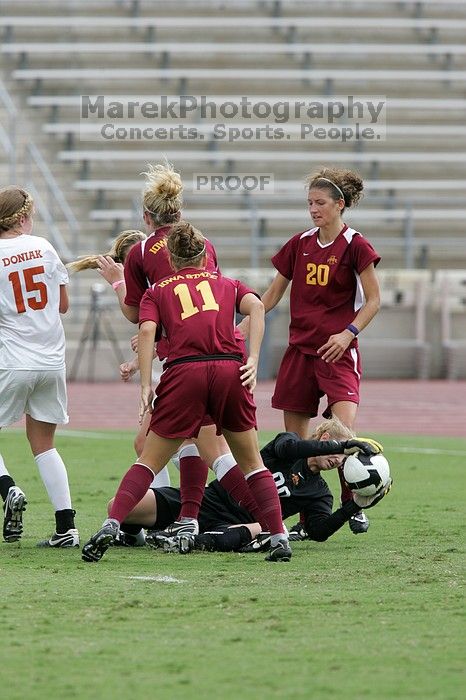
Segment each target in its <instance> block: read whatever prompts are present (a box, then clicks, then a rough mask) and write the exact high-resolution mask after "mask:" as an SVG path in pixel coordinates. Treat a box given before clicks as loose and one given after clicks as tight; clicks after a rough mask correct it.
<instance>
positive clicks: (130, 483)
mask: <svg viewBox="0 0 466 700" xmlns="http://www.w3.org/2000/svg"><path fill="white" fill-rule="evenodd" d="M153 478H154V474H153V473H152V470H151V469H149V467H146V466H144V464H139V463H138V462H136V464H133V466H132V467H130V468H129V469H128V471H127V472H126V474H125V475H124V477H123V479H122V480H121V484H120V485H119V487H118V491H117V492H116V496H115V500H114V501H113V503H112V507H111V509H110V513H109V516H108V517H109V518H112V519H114V520H118V522H119V523H122V522H123V521H124V519H125V518H126V517H127V515H128V513H130V512H131V511H132V510H133V508H134V507H135V506H136V505H137V504H138V503H139V501H140V500H141V498H143V496H145V495H146V491H147V489H148V488H149V486H150V485H151V483H152V479H153Z"/></svg>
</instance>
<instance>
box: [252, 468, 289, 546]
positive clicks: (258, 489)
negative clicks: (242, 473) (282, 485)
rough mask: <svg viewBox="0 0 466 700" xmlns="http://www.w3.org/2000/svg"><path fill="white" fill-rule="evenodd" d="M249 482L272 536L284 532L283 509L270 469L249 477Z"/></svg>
mask: <svg viewBox="0 0 466 700" xmlns="http://www.w3.org/2000/svg"><path fill="white" fill-rule="evenodd" d="M247 482H248V486H249V488H250V489H251V493H252V495H253V496H254V498H255V500H256V503H257V505H258V506H259V508H260V510H261V511H262V513H263V516H264V518H265V520H266V521H267V522H268V524H269V530H270V534H271V535H277V534H278V533H280V532H283V519H282V509H281V507H280V499H279V497H278V491H277V487H276V485H275V481H274V480H273V476H272V474H271V473H270V472H269V470H268V469H262V470H261V471H260V472H256V473H255V474H252V475H251V476H250V477H248V479H247Z"/></svg>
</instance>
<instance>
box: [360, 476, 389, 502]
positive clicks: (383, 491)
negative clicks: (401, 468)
mask: <svg viewBox="0 0 466 700" xmlns="http://www.w3.org/2000/svg"><path fill="white" fill-rule="evenodd" d="M392 484H393V479H392V478H389V480H388V481H387V483H386V484H384V485H383V486H381V487H380V488H379V490H378V491H377V492H376V493H374V495H373V496H360V495H359V494H358V493H353V501H354V502H355V503H356V505H357V506H359V507H360V508H373V506H375V505H377V503H378V502H379V501H381V500H382V498H383V497H384V496H386V495H387V493H388V492H389V491H390V489H391V487H392Z"/></svg>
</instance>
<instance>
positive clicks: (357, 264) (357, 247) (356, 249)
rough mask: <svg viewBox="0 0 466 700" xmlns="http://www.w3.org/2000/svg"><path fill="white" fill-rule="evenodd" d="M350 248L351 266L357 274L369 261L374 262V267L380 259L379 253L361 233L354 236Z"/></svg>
mask: <svg viewBox="0 0 466 700" xmlns="http://www.w3.org/2000/svg"><path fill="white" fill-rule="evenodd" d="M350 249H351V255H352V260H353V266H354V269H355V270H356V272H357V273H358V275H359V274H361V272H362V271H363V270H365V269H366V267H368V266H369V265H370V264H371V263H374V267H376V266H377V265H378V263H379V262H380V260H381V258H380V255H379V254H378V253H377V252H376V251H375V249H374V248H373V247H372V245H371V244H370V243H369V241H368V240H367V239H366V238H364V236H362V235H356V236H354V238H353V240H352V242H351V248H350Z"/></svg>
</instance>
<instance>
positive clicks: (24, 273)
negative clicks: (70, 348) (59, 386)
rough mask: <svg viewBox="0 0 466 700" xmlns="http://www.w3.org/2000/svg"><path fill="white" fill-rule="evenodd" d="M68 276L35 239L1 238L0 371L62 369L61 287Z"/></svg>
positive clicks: (43, 241)
mask: <svg viewBox="0 0 466 700" xmlns="http://www.w3.org/2000/svg"><path fill="white" fill-rule="evenodd" d="M67 283H68V273H67V271H66V268H65V266H64V265H63V263H62V262H61V260H60V258H59V257H58V254H57V252H56V251H55V249H54V247H53V246H52V245H51V244H50V243H49V242H48V241H47V240H46V239H45V238H41V237H39V236H30V235H22V236H18V237H16V238H2V239H0V369H23V370H44V369H45V370H48V369H50V370H52V369H54V370H55V369H62V368H63V367H64V366H65V334H64V331H63V326H62V322H61V319H60V313H59V310H58V309H59V304H60V285H63V284H67Z"/></svg>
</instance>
